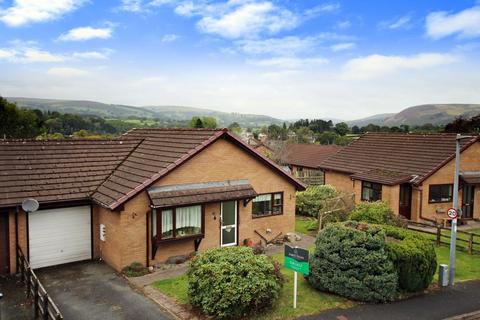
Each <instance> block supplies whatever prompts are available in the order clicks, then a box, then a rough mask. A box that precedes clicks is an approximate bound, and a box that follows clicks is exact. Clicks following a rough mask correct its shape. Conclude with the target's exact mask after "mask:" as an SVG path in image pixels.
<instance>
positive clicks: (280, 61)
mask: <svg viewBox="0 0 480 320" xmlns="http://www.w3.org/2000/svg"><path fill="white" fill-rule="evenodd" d="M328 62H329V61H328V59H325V58H322V57H317V58H303V59H302V58H289V57H275V58H270V59H259V60H247V63H248V64H250V65H253V66H257V67H274V68H281V69H298V68H302V67H306V66H310V67H312V66H320V65H325V64H327V63H328Z"/></svg>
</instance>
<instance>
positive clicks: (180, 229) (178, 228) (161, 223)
mask: <svg viewBox="0 0 480 320" xmlns="http://www.w3.org/2000/svg"><path fill="white" fill-rule="evenodd" d="M155 221H156V228H155V233H156V234H157V238H158V239H159V240H168V239H180V238H183V237H188V236H195V235H201V234H202V233H203V221H202V206H201V205H197V206H188V207H175V208H168V209H162V210H157V216H156V219H155Z"/></svg>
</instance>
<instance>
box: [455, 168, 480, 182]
mask: <svg viewBox="0 0 480 320" xmlns="http://www.w3.org/2000/svg"><path fill="white" fill-rule="evenodd" d="M460 177H461V178H462V180H463V181H465V182H466V183H468V184H480V171H465V172H462V174H461V175H460Z"/></svg>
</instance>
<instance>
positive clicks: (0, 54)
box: [0, 49, 15, 60]
mask: <svg viewBox="0 0 480 320" xmlns="http://www.w3.org/2000/svg"><path fill="white" fill-rule="evenodd" d="M13 57H15V52H14V51H12V50H6V49H0V60H2V59H12V58H13Z"/></svg>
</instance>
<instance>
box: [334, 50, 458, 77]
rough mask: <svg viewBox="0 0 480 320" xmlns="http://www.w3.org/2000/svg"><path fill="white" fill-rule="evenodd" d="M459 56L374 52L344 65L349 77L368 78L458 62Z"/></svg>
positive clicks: (344, 70)
mask: <svg viewBox="0 0 480 320" xmlns="http://www.w3.org/2000/svg"><path fill="white" fill-rule="evenodd" d="M457 60H458V57H456V56H454V55H452V54H448V53H446V54H445V53H420V54H416V55H411V56H385V55H380V54H374V55H370V56H366V57H362V58H355V59H351V60H349V61H348V62H347V63H346V64H345V65H344V66H343V72H344V74H343V75H344V76H345V77H347V78H358V79H367V78H374V77H380V76H384V75H388V74H392V73H394V72H397V71H400V70H422V69H428V68H433V67H437V66H441V65H446V64H451V63H453V62H456V61H457Z"/></svg>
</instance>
